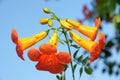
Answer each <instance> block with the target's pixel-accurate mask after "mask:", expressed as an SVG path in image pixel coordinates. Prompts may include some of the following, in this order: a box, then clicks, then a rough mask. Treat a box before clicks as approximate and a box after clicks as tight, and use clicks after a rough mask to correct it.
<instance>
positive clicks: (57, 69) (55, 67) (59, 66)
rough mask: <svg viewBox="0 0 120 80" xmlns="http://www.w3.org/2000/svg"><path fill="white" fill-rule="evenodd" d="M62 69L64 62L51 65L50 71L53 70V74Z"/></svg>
mask: <svg viewBox="0 0 120 80" xmlns="http://www.w3.org/2000/svg"><path fill="white" fill-rule="evenodd" d="M62 71H64V67H63V66H62V64H55V65H52V66H50V68H49V72H51V73H52V74H58V73H61V72H62Z"/></svg>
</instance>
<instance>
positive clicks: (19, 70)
mask: <svg viewBox="0 0 120 80" xmlns="http://www.w3.org/2000/svg"><path fill="white" fill-rule="evenodd" d="M91 1H92V0H71V1H70V0H50V1H49V2H45V1H44V0H0V49H1V53H0V54H1V55H0V63H1V64H0V80H56V77H55V75H53V74H51V73H49V72H44V71H37V70H36V69H35V64H36V63H34V62H31V61H30V60H29V59H28V57H27V50H26V51H24V58H25V61H22V60H21V59H20V58H18V56H17V54H16V51H15V45H14V44H13V43H12V41H11V35H10V34H11V30H12V28H15V29H16V30H17V32H18V34H19V37H27V36H31V35H33V34H35V33H38V32H40V31H43V30H46V29H48V27H47V26H46V25H45V26H43V25H40V24H39V19H40V18H43V17H50V16H49V15H47V14H44V12H43V11H42V8H44V7H47V8H49V9H51V10H52V11H53V12H55V13H56V15H57V16H59V17H60V18H63V19H65V18H70V19H73V20H77V19H78V18H83V14H82V12H81V11H82V6H83V5H84V4H87V5H88V4H89V3H90V2H91ZM89 7H91V6H90V5H89ZM85 25H91V26H93V25H94V23H89V22H86V23H85ZM102 25H105V24H104V22H103V23H102ZM56 26H57V25H56ZM106 26H107V28H106V27H104V31H103V32H104V33H105V34H109V35H111V36H114V35H113V32H110V31H113V29H114V28H113V27H112V25H111V24H106ZM108 26H109V27H110V28H109V31H108V30H107V29H108ZM47 41H48V40H47V39H45V40H43V41H40V42H39V43H38V44H36V45H34V46H33V47H35V48H37V47H38V46H39V45H40V44H41V43H43V42H47ZM59 49H63V50H64V48H61V46H59ZM98 61H99V60H98ZM93 64H94V63H93ZM99 65H100V64H99ZM100 74H101V73H100V71H99V70H98V71H94V72H93V75H90V76H89V75H86V74H83V75H82V77H81V80H106V79H109V80H114V78H115V77H114V76H112V77H109V76H108V75H107V74H105V75H104V76H103V75H102V76H101V75H100ZM78 75H79V74H78V73H76V80H78V78H79V76H78ZM68 79H69V80H71V74H70V70H68V71H67V80H68Z"/></svg>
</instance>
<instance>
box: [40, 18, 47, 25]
mask: <svg viewBox="0 0 120 80" xmlns="http://www.w3.org/2000/svg"><path fill="white" fill-rule="evenodd" d="M48 21H49V18H41V19H40V24H47V23H48Z"/></svg>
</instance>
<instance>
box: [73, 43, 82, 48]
mask: <svg viewBox="0 0 120 80" xmlns="http://www.w3.org/2000/svg"><path fill="white" fill-rule="evenodd" d="M71 46H72V47H74V48H80V47H79V46H78V45H75V44H73V45H71Z"/></svg>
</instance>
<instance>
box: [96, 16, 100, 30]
mask: <svg viewBox="0 0 120 80" xmlns="http://www.w3.org/2000/svg"><path fill="white" fill-rule="evenodd" d="M100 24H101V20H100V17H98V18H96V19H95V27H97V29H99V27H100Z"/></svg>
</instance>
